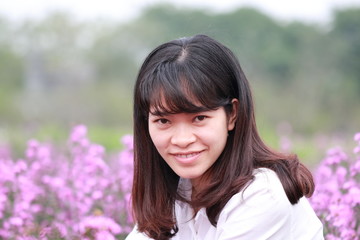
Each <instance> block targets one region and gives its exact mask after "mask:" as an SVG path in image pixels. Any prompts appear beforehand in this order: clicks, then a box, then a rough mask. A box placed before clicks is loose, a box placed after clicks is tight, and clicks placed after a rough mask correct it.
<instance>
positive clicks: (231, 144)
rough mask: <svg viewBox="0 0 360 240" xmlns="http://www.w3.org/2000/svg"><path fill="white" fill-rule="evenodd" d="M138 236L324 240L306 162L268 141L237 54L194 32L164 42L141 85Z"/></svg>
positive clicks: (135, 196) (137, 102)
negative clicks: (312, 202) (311, 200)
mask: <svg viewBox="0 0 360 240" xmlns="http://www.w3.org/2000/svg"><path fill="white" fill-rule="evenodd" d="M134 158H135V160H134V161H135V162H134V163H135V165H134V166H135V169H134V185H133V190H132V207H133V212H134V218H135V221H136V226H135V228H134V230H133V231H132V232H131V233H130V234H129V236H128V237H127V240H134V239H157V240H165V239H181V240H191V239H206V240H212V239H214V240H215V239H216V240H225V239H244V240H258V239H273V240H275V239H276V240H279V239H286V240H295V239H296V240H300V239H301V240H303V239H314V240H315V239H316V240H318V239H323V235H322V225H321V222H320V221H319V219H318V218H317V217H316V215H315V213H314V211H313V210H312V208H311V207H310V205H309V203H308V201H307V199H306V198H305V197H304V196H306V197H310V196H311V195H312V193H313V191H314V182H313V178H312V175H311V173H310V171H309V170H308V169H306V167H305V166H304V165H302V164H301V163H299V161H298V159H297V157H296V156H294V155H286V154H281V153H278V152H275V151H273V150H271V149H270V148H269V147H267V146H266V145H265V144H264V142H263V141H262V140H261V138H260V136H259V134H258V131H257V128H256V123H255V117H254V106H253V101H252V95H251V90H250V86H249V83H248V81H247V79H246V77H245V75H244V73H243V71H242V69H241V67H240V64H239V62H238V60H237V59H236V57H235V56H234V54H233V53H232V52H231V51H230V50H229V49H228V48H227V47H225V46H224V45H222V44H221V43H219V42H217V41H216V40H214V39H212V38H210V37H208V36H205V35H196V36H193V37H189V38H182V39H178V40H174V41H170V42H167V43H164V44H162V45H160V46H158V47H157V48H156V49H154V50H153V51H152V52H151V53H150V54H149V56H148V57H147V58H146V59H145V61H144V63H143V65H142V67H141V69H140V71H139V74H138V77H137V82H136V85H135V91H134Z"/></svg>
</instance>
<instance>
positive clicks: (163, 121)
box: [156, 118, 169, 124]
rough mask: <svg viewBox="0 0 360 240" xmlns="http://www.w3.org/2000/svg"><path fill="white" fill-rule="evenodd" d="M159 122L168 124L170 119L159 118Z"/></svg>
mask: <svg viewBox="0 0 360 240" xmlns="http://www.w3.org/2000/svg"><path fill="white" fill-rule="evenodd" d="M156 122H157V123H160V124H167V123H169V120H167V119H166V118H160V119H158V120H156Z"/></svg>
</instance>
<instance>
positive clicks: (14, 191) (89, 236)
mask: <svg viewBox="0 0 360 240" xmlns="http://www.w3.org/2000/svg"><path fill="white" fill-rule="evenodd" d="M354 139H355V142H356V144H357V145H356V147H355V148H354V153H353V154H347V153H346V152H345V151H344V150H342V149H341V148H333V149H330V150H329V151H328V152H327V155H326V157H325V158H324V160H323V161H322V162H321V163H320V164H319V166H318V168H317V170H316V171H315V172H314V176H315V182H316V189H315V193H314V195H313V197H312V198H311V199H310V202H311V204H312V206H313V207H314V209H315V211H316V213H317V215H318V216H319V218H320V219H321V221H322V222H323V225H324V233H325V239H326V240H340V239H341V240H360V237H359V236H360V133H357V134H356V135H355V137H354ZM122 143H123V145H124V149H123V150H122V151H121V152H119V153H118V154H114V155H111V154H107V153H106V152H105V149H104V148H103V147H102V146H101V145H98V144H95V143H92V142H91V141H90V140H89V139H88V137H87V128H86V127H85V126H83V125H79V126H76V127H74V129H73V130H72V132H71V134H70V137H69V141H68V144H67V145H66V146H65V148H63V149H61V148H59V146H57V147H54V146H52V145H51V144H48V143H41V142H38V141H36V140H30V141H29V142H28V147H27V149H26V151H25V157H24V158H23V159H17V160H14V159H12V158H11V155H10V151H9V147H2V146H0V239H8V240H12V239H14V240H15V239H16V240H35V239H40V240H55V239H59V240H60V239H64V240H68V239H69V240H70V239H71V240H76V239H81V240H114V239H123V238H124V236H126V234H127V233H128V232H130V231H131V229H132V226H133V219H132V217H131V212H130V208H131V206H130V192H131V186H132V174H133V139H132V136H130V135H127V136H124V137H123V138H122Z"/></svg>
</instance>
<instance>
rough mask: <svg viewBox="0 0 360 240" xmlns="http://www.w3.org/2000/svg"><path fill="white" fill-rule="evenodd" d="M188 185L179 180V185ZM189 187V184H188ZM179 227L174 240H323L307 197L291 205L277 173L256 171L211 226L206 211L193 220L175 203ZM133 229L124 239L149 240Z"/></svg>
mask: <svg viewBox="0 0 360 240" xmlns="http://www.w3.org/2000/svg"><path fill="white" fill-rule="evenodd" d="M183 184H185V186H186V185H187V184H191V183H190V181H189V180H185V179H182V180H181V181H180V186H181V185H183ZM190 186H191V185H190ZM175 215H176V222H177V225H178V228H179V231H178V233H177V234H176V235H175V236H174V237H173V238H172V239H173V240H323V239H324V237H323V227H322V223H321V222H320V220H319V219H318V217H317V216H316V214H315V212H314V210H313V209H312V208H311V206H310V204H309V202H308V200H307V199H306V198H304V197H303V198H301V199H300V200H299V202H298V203H297V204H295V205H292V204H291V203H290V202H289V200H288V198H287V196H286V194H285V191H284V189H283V186H282V184H281V182H280V180H279V178H278V177H277V175H276V173H275V172H273V171H271V170H269V169H265V168H261V169H257V170H255V179H254V181H253V182H252V183H251V184H250V185H249V186H248V187H247V188H246V190H245V191H240V192H239V193H237V194H235V195H234V196H233V197H232V198H231V199H230V200H229V201H228V202H227V204H226V205H225V207H224V208H223V210H222V211H221V213H220V215H219V219H218V223H217V227H214V226H213V225H211V223H210V222H209V219H208V218H207V216H206V210H205V208H202V209H200V210H199V211H198V213H197V214H196V216H195V218H192V216H193V210H192V208H191V207H190V206H189V205H188V204H186V203H184V202H176V203H175ZM149 239H150V238H149V237H147V236H146V235H144V234H142V233H139V232H138V231H137V228H136V226H135V227H134V229H133V231H132V232H131V233H130V234H129V235H128V236H127V238H126V240H149Z"/></svg>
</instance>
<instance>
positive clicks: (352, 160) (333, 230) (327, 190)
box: [310, 133, 360, 240]
mask: <svg viewBox="0 0 360 240" xmlns="http://www.w3.org/2000/svg"><path fill="white" fill-rule="evenodd" d="M354 140H355V142H356V143H357V145H356V147H355V148H354V151H353V155H348V154H346V152H345V151H344V150H342V149H341V148H333V149H330V150H328V152H327V155H326V157H325V158H324V160H323V161H322V162H321V163H320V165H319V166H318V168H317V170H316V172H315V183H316V189H315V193H314V195H313V197H312V198H311V199H310V200H311V204H312V206H313V207H314V209H315V211H316V213H317V214H318V216H319V217H320V219H321V220H322V222H323V224H324V232H325V236H326V237H325V239H327V240H359V239H360V133H357V134H356V135H355V137H354Z"/></svg>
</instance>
